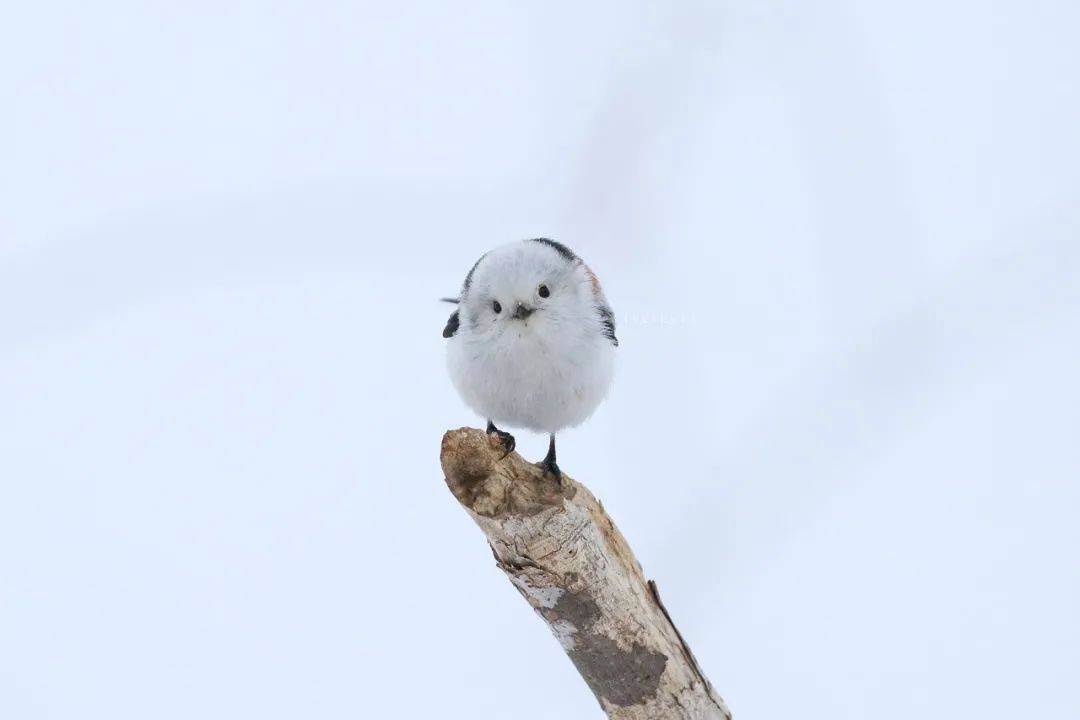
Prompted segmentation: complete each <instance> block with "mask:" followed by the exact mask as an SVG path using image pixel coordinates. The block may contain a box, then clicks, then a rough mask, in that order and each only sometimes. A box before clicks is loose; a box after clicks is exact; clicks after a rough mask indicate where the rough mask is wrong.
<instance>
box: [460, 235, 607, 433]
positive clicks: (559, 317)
mask: <svg viewBox="0 0 1080 720" xmlns="http://www.w3.org/2000/svg"><path fill="white" fill-rule="evenodd" d="M542 284H543V285H546V286H547V288H548V291H549V293H550V294H549V296H548V297H546V298H544V297H541V294H540V292H539V287H540V285H542ZM459 301H460V302H459V305H458V309H457V312H456V315H457V316H458V319H457V326H456V327H455V328H454V332H453V333H452V334H451V336H450V337H449V342H448V345H447V365H448V367H449V370H450V378H451V380H452V381H453V383H454V387H455V388H457V391H458V393H460V395H461V397H462V399H464V400H465V402H466V404H468V405H469V407H471V408H472V409H473V410H475V411H476V412H477V413H478V414H480V415H481V416H482V417H484V418H486V419H489V420H492V421H493V422H495V424H497V425H507V426H509V427H521V428H526V429H529V430H534V431H537V432H546V433H555V432H557V431H559V430H561V429H563V428H566V427H573V426H575V425H579V424H581V423H582V422H584V421H585V420H586V419H587V418H588V417H589V416H590V415H591V414H592V413H593V411H594V410H595V409H596V407H597V406H598V405H599V404H600V403H601V402H602V401H603V399H604V397H605V396H606V395H607V392H608V388H609V387H610V385H611V380H612V376H613V374H614V365H615V346H616V345H617V344H618V341H617V340H616V339H615V318H614V314H613V313H612V312H611V309H610V308H609V307H608V304H607V300H606V299H605V297H604V294H603V291H602V290H601V289H600V284H599V282H597V281H596V279H595V276H594V275H593V274H592V272H591V271H590V270H589V268H588V267H587V266H586V265H585V264H584V263H583V262H582V261H581V260H580V259H579V258H578V257H577V256H576V255H574V254H573V253H572V252H570V251H569V250H568V249H567V248H565V246H562V245H559V244H558V243H554V242H552V241H547V240H542V241H534V240H526V241H523V242H517V243H511V244H509V245H505V246H503V247H500V248H496V249H495V250H492V251H491V252H489V253H486V254H485V255H484V256H483V257H481V258H480V260H479V261H478V262H477V263H476V265H475V266H474V267H473V269H472V270H471V271H470V272H469V276H468V278H467V282H466V283H465V285H464V287H463V288H462V293H461V297H460V298H459ZM495 302H498V303H499V306H500V308H501V312H495V309H494V303H495ZM519 306H521V308H522V309H521V310H520V311H519V312H518V313H517V314H518V315H519V316H520V315H525V314H526V313H527V312H528V310H530V309H531V310H532V312H531V314H527V317H524V318H514V317H513V315H514V314H515V311H516V310H518V307H519ZM444 334H445V333H444Z"/></svg>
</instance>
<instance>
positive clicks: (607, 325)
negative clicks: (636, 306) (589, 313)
mask: <svg viewBox="0 0 1080 720" xmlns="http://www.w3.org/2000/svg"><path fill="white" fill-rule="evenodd" d="M600 323H601V324H602V325H603V326H604V337H606V338H607V339H608V340H610V341H611V344H612V345H614V346H615V347H619V338H617V337H615V313H613V312H611V308H609V307H608V306H607V305H601V306H600Z"/></svg>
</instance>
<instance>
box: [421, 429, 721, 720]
mask: <svg viewBox="0 0 1080 720" xmlns="http://www.w3.org/2000/svg"><path fill="white" fill-rule="evenodd" d="M441 459H442V467H443V472H444V474H445V476H446V484H447V486H448V487H449V488H450V491H451V492H452V493H453V494H454V496H455V497H456V498H457V499H458V501H459V502H460V503H461V504H462V505H463V506H464V507H465V509H466V511H467V512H468V513H469V514H470V515H471V516H472V518H473V520H475V521H476V524H477V525H479V526H480V529H481V530H483V531H484V534H485V535H486V536H487V539H488V543H489V544H490V546H491V550H492V552H493V553H494V555H495V560H496V562H497V563H498V566H499V568H500V569H501V570H502V571H503V572H505V573H506V576H507V577H508V578H509V579H510V582H511V583H513V584H514V587H516V588H517V589H518V592H520V593H521V595H522V596H523V597H524V598H525V599H526V600H527V601H528V603H529V604H530V605H531V606H532V607H533V609H534V610H535V611H536V612H537V614H538V615H540V617H541V618H543V619H544V621H545V622H546V623H547V624H548V626H549V627H550V628H551V631H552V633H553V634H554V635H555V637H556V639H557V640H558V641H559V642H560V643H561V644H562V646H563V649H565V650H566V654H567V655H569V657H570V660H571V661H572V662H573V663H574V666H575V667H576V668H577V669H578V672H579V673H580V674H581V677H582V678H583V679H584V680H585V682H586V683H587V684H588V685H589V687H590V688H591V689H592V691H593V694H595V695H596V699H597V700H598V701H599V702H600V706H601V707H602V708H603V709H604V711H605V712H606V713H607V715H608V717H610V718H616V719H618V720H705V719H707V720H731V713H730V712H729V711H728V709H727V707H726V706H725V705H724V701H723V700H722V699H721V698H720V696H719V695H717V694H716V692H715V691H714V690H713V688H712V685H711V684H710V683H709V681H708V680H707V679H706V678H705V676H704V675H703V674H702V672H701V669H700V668H699V667H698V664H697V661H696V660H695V659H694V656H693V654H692V653H691V652H690V648H689V647H687V645H686V643H685V642H684V641H683V638H682V636H681V635H680V634H679V631H678V630H677V629H676V628H675V625H674V624H673V623H672V621H671V617H670V616H669V615H668V612H667V610H666V609H665V608H664V606H663V604H662V603H661V602H660V596H659V594H658V592H657V590H656V584H655V583H653V582H652V581H649V582H646V580H645V577H644V575H643V574H642V572H641V566H640V565H639V564H638V562H637V560H636V559H635V558H634V554H633V552H631V550H630V546H629V545H627V543H626V540H625V539H624V538H623V536H622V534H621V533H620V532H619V530H618V529H617V528H616V527H615V524H614V523H613V522H612V521H611V518H609V517H608V515H607V513H606V512H604V508H603V507H602V506H601V505H600V503H599V502H597V500H596V498H594V497H593V495H592V493H590V492H589V491H588V490H587V489H586V488H585V487H584V486H582V485H580V484H578V483H577V482H575V481H574V480H573V479H571V478H570V477H569V476H567V475H566V474H565V473H563V481H562V483H561V484H560V483H559V481H558V480H556V479H555V478H553V477H551V476H548V475H545V474H544V472H543V470H541V469H540V468H539V467H537V466H536V465H532V464H530V463H527V462H525V461H524V460H523V459H522V458H521V456H520V455H518V454H517V453H511V454H510V455H508V456H506V457H505V458H504V457H503V451H502V448H501V446H500V444H499V442H498V440H497V439H496V438H494V437H490V436H488V435H487V434H485V433H484V432H481V431H480V430H473V429H471V428H462V429H460V430H451V431H449V432H447V433H446V434H445V435H444V436H443V441H442V458H441Z"/></svg>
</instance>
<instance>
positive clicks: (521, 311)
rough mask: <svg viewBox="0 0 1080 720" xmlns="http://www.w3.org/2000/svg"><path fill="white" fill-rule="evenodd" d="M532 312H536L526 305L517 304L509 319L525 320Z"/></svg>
mask: <svg viewBox="0 0 1080 720" xmlns="http://www.w3.org/2000/svg"><path fill="white" fill-rule="evenodd" d="M534 312H536V308H531V307H529V306H528V305H522V304H521V303H518V304H517V307H516V308H514V314H513V315H511V316H510V317H511V318H513V319H514V320H525V319H526V318H528V317H529V316H530V315H532V314H533V313H534Z"/></svg>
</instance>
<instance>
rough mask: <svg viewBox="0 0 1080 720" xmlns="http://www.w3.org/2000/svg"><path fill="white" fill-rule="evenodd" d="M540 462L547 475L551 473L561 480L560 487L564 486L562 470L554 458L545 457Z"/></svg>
mask: <svg viewBox="0 0 1080 720" xmlns="http://www.w3.org/2000/svg"><path fill="white" fill-rule="evenodd" d="M538 464H539V465H540V467H541V468H542V469H543V471H544V474H545V475H551V476H552V477H554V478H555V479H556V480H558V481H559V487H562V484H563V479H562V470H560V469H559V466H558V464H557V463H556V462H555V461H554V460H548V459H546V458H545V459H544V460H541V461H540V463H538Z"/></svg>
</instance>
